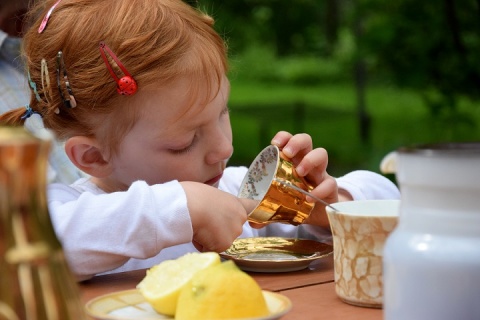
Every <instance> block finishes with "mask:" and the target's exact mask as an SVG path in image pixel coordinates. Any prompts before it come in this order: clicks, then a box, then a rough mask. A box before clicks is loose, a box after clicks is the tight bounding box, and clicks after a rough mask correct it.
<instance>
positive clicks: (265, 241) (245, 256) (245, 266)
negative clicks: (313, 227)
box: [220, 237, 333, 272]
mask: <svg viewBox="0 0 480 320" xmlns="http://www.w3.org/2000/svg"><path fill="white" fill-rule="evenodd" d="M331 254H333V246H332V245H331V244H328V243H323V242H319V241H315V240H310V239H296V238H282V237H255V238H239V239H236V240H235V241H234V242H233V244H232V245H231V246H230V248H228V249H227V250H225V251H224V252H221V253H220V256H221V257H222V258H224V259H230V260H233V261H235V264H236V265H237V266H238V267H239V268H240V269H242V270H245V271H253V272H289V271H297V270H302V269H305V268H307V267H308V266H309V265H310V263H312V262H313V261H315V260H317V259H321V258H324V257H327V256H329V255H331Z"/></svg>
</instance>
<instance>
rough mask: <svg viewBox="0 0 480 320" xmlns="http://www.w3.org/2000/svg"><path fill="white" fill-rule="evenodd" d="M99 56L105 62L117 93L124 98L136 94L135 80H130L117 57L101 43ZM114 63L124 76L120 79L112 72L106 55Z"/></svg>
mask: <svg viewBox="0 0 480 320" xmlns="http://www.w3.org/2000/svg"><path fill="white" fill-rule="evenodd" d="M99 49H100V54H101V55H102V58H103V61H105V65H106V66H107V69H108V71H109V72H110V75H111V76H112V78H113V80H115V82H116V83H117V92H118V93H119V94H122V95H126V96H131V95H134V94H135V92H137V89H138V87H137V82H136V81H135V79H133V78H132V76H131V75H130V73H129V72H128V71H127V69H125V67H124V66H123V64H122V63H121V62H120V60H119V59H118V58H117V56H116V55H115V54H114V53H113V51H112V50H110V48H109V47H108V46H107V45H106V44H105V42H103V41H101V42H100V47H99ZM105 51H106V53H107V54H108V55H109V56H110V57H111V58H112V59H113V61H115V63H116V64H117V66H118V67H119V68H120V69H121V70H122V72H123V73H124V74H125V76H123V77H122V78H118V76H117V75H116V74H115V71H113V68H112V66H111V65H110V62H109V61H108V58H107V55H106V53H105Z"/></svg>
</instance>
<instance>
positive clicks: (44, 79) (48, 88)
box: [41, 59, 60, 114]
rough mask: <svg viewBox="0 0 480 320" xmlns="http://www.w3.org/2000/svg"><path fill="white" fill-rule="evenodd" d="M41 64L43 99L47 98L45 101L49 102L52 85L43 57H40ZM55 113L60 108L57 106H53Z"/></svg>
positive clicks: (58, 111) (57, 112)
mask: <svg viewBox="0 0 480 320" xmlns="http://www.w3.org/2000/svg"><path fill="white" fill-rule="evenodd" d="M41 66H42V72H41V75H42V77H41V80H42V90H43V95H44V97H45V100H47V103H50V99H49V97H52V87H51V86H50V74H49V73H48V66H47V61H46V60H45V59H42V61H41ZM45 84H46V86H45ZM55 113H56V114H59V113H60V110H59V109H58V108H55Z"/></svg>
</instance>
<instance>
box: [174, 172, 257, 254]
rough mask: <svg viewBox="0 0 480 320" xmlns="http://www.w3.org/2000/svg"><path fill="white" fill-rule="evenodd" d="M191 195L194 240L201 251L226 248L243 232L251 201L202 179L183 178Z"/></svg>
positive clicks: (216, 250) (188, 194) (189, 206)
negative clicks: (199, 181)
mask: <svg viewBox="0 0 480 320" xmlns="http://www.w3.org/2000/svg"><path fill="white" fill-rule="evenodd" d="M180 184H181V185H182V187H183V189H184V190H185V194H186V196H187V203H188V210H189V212H190V217H191V220H192V228H193V239H192V242H193V244H194V245H195V247H196V248H197V249H198V250H199V251H215V252H222V251H225V250H226V249H228V248H229V247H230V246H231V244H232V243H233V241H234V240H235V239H236V238H237V237H238V236H240V235H241V234H242V230H243V224H244V223H245V222H246V221H247V214H248V213H250V211H251V210H253V208H254V207H253V208H252V207H251V206H252V205H251V204H250V203H249V202H242V201H241V200H240V199H239V198H237V197H235V196H233V195H231V194H229V193H227V192H224V191H221V190H219V189H217V188H215V187H212V186H209V185H206V184H203V183H198V182H188V181H184V182H180Z"/></svg>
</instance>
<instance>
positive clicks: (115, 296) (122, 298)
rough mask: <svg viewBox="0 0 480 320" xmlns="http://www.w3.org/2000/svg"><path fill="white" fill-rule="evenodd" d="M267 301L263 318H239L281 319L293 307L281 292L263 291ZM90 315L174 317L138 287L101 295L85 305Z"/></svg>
mask: <svg viewBox="0 0 480 320" xmlns="http://www.w3.org/2000/svg"><path fill="white" fill-rule="evenodd" d="M262 292H263V296H264V297H265V301H266V302H267V306H268V310H269V311H270V314H269V315H268V316H266V317H262V318H249V319H238V320H273V319H279V318H280V317H281V316H283V315H285V314H286V313H287V312H288V311H290V309H291V308H292V302H291V301H290V299H288V298H287V297H286V296H284V295H281V294H279V293H275V292H270V291H262ZM85 308H86V310H87V313H88V315H90V316H91V317H94V318H96V319H101V320H132V319H142V320H155V319H174V318H172V317H170V316H166V315H162V314H159V313H157V312H156V311H155V310H154V309H153V308H152V307H151V305H150V304H149V303H148V302H146V301H145V299H144V298H143V296H142V294H141V293H140V292H139V291H138V290H137V289H132V290H125V291H118V292H113V293H109V294H106V295H103V296H99V297H97V298H95V299H92V300H90V301H89V302H87V304H86V305H85Z"/></svg>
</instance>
